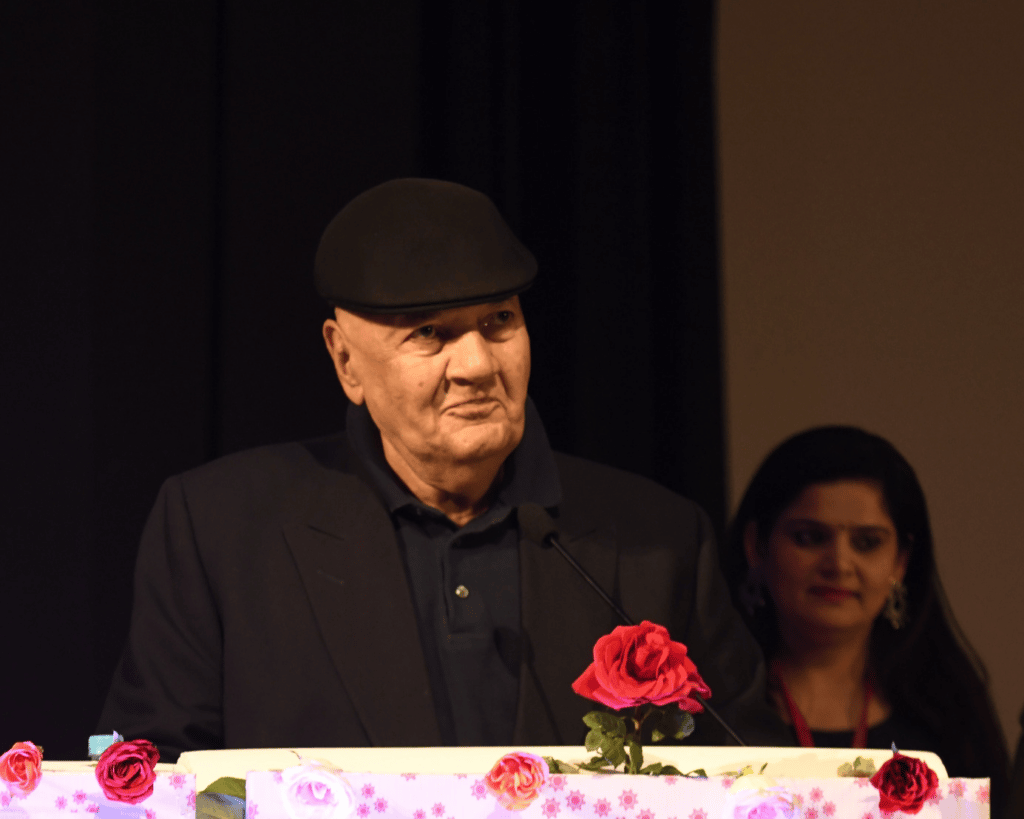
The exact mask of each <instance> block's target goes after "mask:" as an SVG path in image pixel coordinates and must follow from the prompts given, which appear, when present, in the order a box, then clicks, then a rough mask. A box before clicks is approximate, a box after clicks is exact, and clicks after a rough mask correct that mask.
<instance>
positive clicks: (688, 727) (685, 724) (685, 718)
mask: <svg viewBox="0 0 1024 819" xmlns="http://www.w3.org/2000/svg"><path fill="white" fill-rule="evenodd" d="M679 713H680V714H682V719H681V720H680V722H679V727H678V728H676V731H675V733H674V734H672V736H673V737H674V738H675V739H686V737H688V736H689V735H690V734H692V733H693V729H694V728H695V727H696V726H695V725H694V722H693V714H691V713H690V712H689V711H680V712H679Z"/></svg>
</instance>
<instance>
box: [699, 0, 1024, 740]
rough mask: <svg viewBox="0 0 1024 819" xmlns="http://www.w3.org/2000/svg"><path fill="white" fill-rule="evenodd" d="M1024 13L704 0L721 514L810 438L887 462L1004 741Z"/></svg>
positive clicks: (1017, 528)
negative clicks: (786, 449)
mask: <svg viewBox="0 0 1024 819" xmlns="http://www.w3.org/2000/svg"><path fill="white" fill-rule="evenodd" d="M1022 36H1024V4H1021V3H1017V2H996V3H973V2H969V1H968V0H949V2H942V3H932V4H899V3H892V2H882V1H881V0H862V2H858V3H821V2H816V0H803V2H801V0H782V2H776V3H754V2H739V0H721V2H719V45H718V48H719V53H718V95H719V128H720V147H721V154H720V172H721V196H722V212H721V225H722V248H723V271H724V302H725V317H724V319H725V348H726V389H727V395H726V406H727V422H728V444H729V452H730V468H731V492H732V503H733V505H735V503H736V500H737V496H738V494H739V493H741V492H742V490H743V488H744V487H745V485H746V482H747V481H748V479H749V478H750V476H751V474H752V472H753V470H754V469H755V468H756V466H757V464H758V463H759V462H760V460H761V458H762V457H763V456H764V455H765V454H766V452H767V451H768V450H769V449H770V448H771V447H772V446H774V445H775V444H776V443H778V442H779V441H780V440H781V439H782V438H784V437H785V436H787V435H789V434H791V433H793V432H795V431H798V430H800V429H803V428H806V427H808V426H812V425H815V424H822V423H832V422H840V423H852V424H856V425H859V426H863V427H865V428H867V429H869V430H871V431H874V432H878V433H880V434H882V435H884V436H886V437H888V438H889V439H890V440H892V441H893V443H895V444H896V446H897V447H898V448H899V449H900V450H902V451H903V453H904V454H905V455H906V456H907V458H908V459H909V460H910V462H911V463H912V464H913V465H914V466H915V468H916V469H917V472H918V474H919V476H920V478H921V480H922V483H923V484H924V488H925V492H926V493H927V496H928V501H929V505H930V509H931V514H932V523H933V526H934V529H935V536H936V543H937V550H938V559H939V568H940V571H941V574H942V578H943V582H944V583H945V586H946V588H947V591H948V593H949V597H950V599H951V601H952V604H953V607H954V609H955V611H956V614H957V617H958V618H959V620H960V623H961V625H962V626H963V627H964V630H965V631H966V633H967V635H968V637H969V639H970V640H971V641H972V643H973V644H974V646H975V648H977V650H978V651H979V653H980V654H981V655H982V657H983V659H984V661H985V663H986V664H987V666H988V669H989V672H990V674H991V678H992V691H993V695H994V698H995V700H996V705H997V708H998V709H999V714H1000V717H1001V718H1002V721H1003V725H1004V730H1005V731H1006V733H1007V739H1008V740H1009V741H1010V742H1011V743H1015V742H1016V740H1017V736H1018V733H1019V728H1018V723H1017V716H1018V714H1019V712H1020V710H1021V708H1022V706H1024V637H1022V636H1021V632H1022V630H1024V535H1022V534H1021V532H1022V523H1024V431H1022V429H1021V415H1022V408H1024V378H1022V377H1021V367H1022V359H1024V47H1022V45H1021V41H1022Z"/></svg>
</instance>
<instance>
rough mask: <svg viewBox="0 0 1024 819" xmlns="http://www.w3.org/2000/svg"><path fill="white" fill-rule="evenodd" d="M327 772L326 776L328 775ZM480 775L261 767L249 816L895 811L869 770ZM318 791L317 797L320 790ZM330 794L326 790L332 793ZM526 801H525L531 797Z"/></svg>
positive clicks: (449, 818) (644, 816) (927, 809)
mask: <svg viewBox="0 0 1024 819" xmlns="http://www.w3.org/2000/svg"><path fill="white" fill-rule="evenodd" d="M322 774H323V775H322ZM486 779H487V777H486V775H480V774H451V775H437V774H369V773H345V772H336V771H333V770H331V769H327V768H323V767H321V766H317V765H312V766H310V765H308V764H307V765H300V766H296V767H294V768H287V769H285V770H284V771H259V772H252V773H250V774H249V775H248V777H247V780H246V815H247V819H271V817H275V819H276V817H289V819H389V818H390V817H397V818H400V819H519V818H520V817H521V819H797V817H801V818H802V819H892V818H893V817H902V816H907V815H910V814H905V813H903V812H902V811H896V812H885V813H883V812H882V810H881V809H880V808H879V792H878V790H877V789H876V788H875V787H874V786H873V785H872V784H871V782H870V781H869V780H868V779H866V778H856V777H836V778H831V779H789V778H779V779H768V778H767V777H762V776H746V777H739V778H738V779H734V778H732V777H723V776H713V777H710V778H708V779H699V778H689V777H679V776H623V775H620V774H598V775H586V774H582V775H574V774H562V775H552V776H550V777H549V778H547V780H546V781H545V782H543V783H542V784H540V785H539V787H538V788H537V790H536V793H535V794H532V796H533V798H532V799H530V800H529V801H528V803H527V804H525V805H518V806H514V807H512V808H506V807H503V805H502V804H501V799H500V796H499V795H496V794H495V793H494V792H493V790H491V789H489V788H488V786H487V782H486ZM311 796H312V798H311ZM324 797H326V798H324ZM524 801H525V800H524ZM915 815H916V816H918V817H920V819H939V818H940V817H941V819H954V817H955V818H956V819H975V818H976V817H977V819H987V817H988V816H989V784H988V780H987V779H944V780H942V781H941V782H940V783H939V787H938V790H937V791H936V792H935V794H934V795H933V796H932V797H931V798H930V799H929V800H928V801H927V802H925V803H924V804H923V805H921V807H920V810H919V812H917V813H916V814H915Z"/></svg>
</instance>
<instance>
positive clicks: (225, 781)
mask: <svg viewBox="0 0 1024 819" xmlns="http://www.w3.org/2000/svg"><path fill="white" fill-rule="evenodd" d="M200 793H219V794H223V795H224V796H237V797H238V798H239V799H245V780H244V779H239V778H238V777H236V776H222V777H221V778H220V779H215V780H213V782H211V783H210V784H209V785H207V786H206V787H205V788H203V789H202V791H200Z"/></svg>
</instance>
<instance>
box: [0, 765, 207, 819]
mask: <svg viewBox="0 0 1024 819" xmlns="http://www.w3.org/2000/svg"><path fill="white" fill-rule="evenodd" d="M126 809H129V810H131V814H130V815H132V816H137V817H138V819H194V817H195V813H196V778H195V776H194V775H193V774H168V773H158V774H157V775H156V779H155V780H154V782H153V793H152V795H150V796H149V797H147V798H146V799H145V800H143V801H141V802H139V803H138V804H136V805H127V804H125V803H124V802H116V801H111V800H110V799H108V798H107V797H106V796H105V795H104V793H103V791H102V789H101V788H100V785H99V783H98V782H97V781H96V775H95V774H94V773H93V772H92V771H91V770H90V771H82V772H71V771H48V770H45V768H44V770H43V775H42V776H41V777H40V779H39V782H38V784H37V785H36V787H35V789H34V790H33V791H32V792H31V793H30V794H24V795H23V794H15V793H12V792H11V790H9V789H8V788H6V787H5V786H4V783H2V782H0V818H2V817H4V816H5V815H6V814H9V813H10V814H13V815H16V816H20V817H24V816H25V815H28V816H29V817H32V819H51V818H56V817H60V819H92V817H94V816H99V817H102V816H103V815H104V814H106V815H107V816H114V815H118V816H127V815H129V814H127V813H125V810H126ZM136 811H137V812H136Z"/></svg>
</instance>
